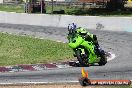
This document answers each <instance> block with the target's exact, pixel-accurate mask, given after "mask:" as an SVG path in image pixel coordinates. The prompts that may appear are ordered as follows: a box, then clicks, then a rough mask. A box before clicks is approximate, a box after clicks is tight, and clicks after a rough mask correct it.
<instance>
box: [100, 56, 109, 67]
mask: <svg viewBox="0 0 132 88" xmlns="http://www.w3.org/2000/svg"><path fill="white" fill-rule="evenodd" d="M106 63H107V58H106V56H105V55H101V59H100V62H99V63H98V64H99V66H103V65H105V64H106Z"/></svg>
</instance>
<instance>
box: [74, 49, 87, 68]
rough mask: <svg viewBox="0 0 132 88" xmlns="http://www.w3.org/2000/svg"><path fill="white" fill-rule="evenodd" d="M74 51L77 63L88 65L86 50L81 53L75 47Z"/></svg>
mask: <svg viewBox="0 0 132 88" xmlns="http://www.w3.org/2000/svg"><path fill="white" fill-rule="evenodd" d="M75 53H76V56H77V59H78V61H79V63H80V64H81V66H89V63H88V53H86V51H85V54H81V53H82V52H81V50H80V49H77V50H76V51H75Z"/></svg>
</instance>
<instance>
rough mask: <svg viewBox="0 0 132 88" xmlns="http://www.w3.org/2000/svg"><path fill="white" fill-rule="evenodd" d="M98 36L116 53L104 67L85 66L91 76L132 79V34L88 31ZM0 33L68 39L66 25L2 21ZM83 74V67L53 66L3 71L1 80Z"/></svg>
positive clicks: (64, 78) (71, 78) (64, 79)
mask: <svg viewBox="0 0 132 88" xmlns="http://www.w3.org/2000/svg"><path fill="white" fill-rule="evenodd" d="M89 31H90V32H91V33H94V34H96V35H97V37H98V40H99V44H100V46H101V47H102V48H103V49H104V50H105V51H111V52H113V53H115V55H116V58H115V59H113V60H111V61H109V62H108V63H107V64H106V65H105V66H91V67H85V70H87V71H88V72H89V78H91V79H130V80H132V33H129V32H125V31H124V32H123V31H122V32H119V31H118V32H113V31H103V30H89ZM0 32H8V33H13V34H19V35H31V36H35V37H38V38H43V39H44V38H46V39H51V40H54V41H61V42H67V39H66V33H67V29H66V28H55V27H42V26H29V25H16V24H2V23H1V24H0ZM79 77H81V67H72V68H65V69H52V70H43V71H31V72H14V73H0V83H20V82H46V83H47V82H50V83H51V82H55V83H57V82H76V81H78V78H79Z"/></svg>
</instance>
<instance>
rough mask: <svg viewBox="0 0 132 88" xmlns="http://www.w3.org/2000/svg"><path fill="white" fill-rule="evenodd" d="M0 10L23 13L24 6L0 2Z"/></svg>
mask: <svg viewBox="0 0 132 88" xmlns="http://www.w3.org/2000/svg"><path fill="white" fill-rule="evenodd" d="M0 11H7V12H17V13H23V12H24V6H22V5H4V4H3V5H2V4H0Z"/></svg>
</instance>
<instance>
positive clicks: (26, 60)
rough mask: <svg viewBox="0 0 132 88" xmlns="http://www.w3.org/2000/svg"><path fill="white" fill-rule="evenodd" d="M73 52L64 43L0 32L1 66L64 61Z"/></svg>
mask: <svg viewBox="0 0 132 88" xmlns="http://www.w3.org/2000/svg"><path fill="white" fill-rule="evenodd" d="M72 54H73V51H72V50H71V49H70V48H69V47H68V45H67V44H64V43H59V42H55V41H50V40H44V39H37V38H33V37H29V36H17V35H10V34H3V33H0V66H3V65H17V64H36V63H49V62H57V61H63V60H67V59H71V58H72V57H73V56H72Z"/></svg>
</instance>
